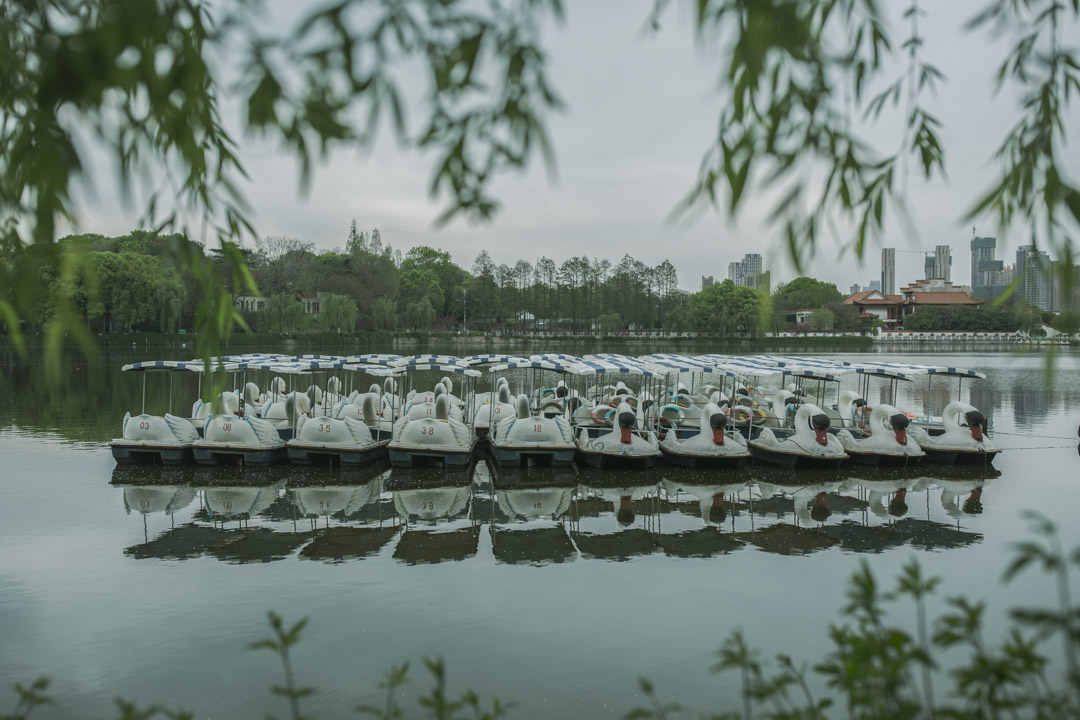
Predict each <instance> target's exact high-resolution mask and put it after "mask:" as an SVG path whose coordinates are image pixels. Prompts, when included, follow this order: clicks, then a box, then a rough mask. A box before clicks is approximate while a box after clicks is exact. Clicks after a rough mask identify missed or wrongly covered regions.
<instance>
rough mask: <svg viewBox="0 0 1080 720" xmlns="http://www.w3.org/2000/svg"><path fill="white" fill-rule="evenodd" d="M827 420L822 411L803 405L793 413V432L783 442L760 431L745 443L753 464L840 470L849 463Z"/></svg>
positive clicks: (815, 406) (765, 430) (775, 435)
mask: <svg viewBox="0 0 1080 720" xmlns="http://www.w3.org/2000/svg"><path fill="white" fill-rule="evenodd" d="M829 425H830V422H829V416H828V415H826V414H825V413H824V412H823V411H822V410H821V408H819V407H818V406H817V405H813V404H811V403H804V404H803V405H801V406H800V407H799V410H798V412H796V413H795V422H794V429H793V430H792V432H791V434H790V435H788V436H787V437H785V438H779V437H777V434H776V433H774V432H773V431H772V429H771V428H762V430H761V432H760V433H759V434H758V436H757V438H755V439H753V440H750V441H748V444H749V446H750V452H751V454H752V455H753V456H754V459H755V460H760V461H761V462H764V463H769V464H772V465H781V466H783V467H800V468H803V467H817V468H823V467H825V468H829V467H839V466H840V463H841V462H843V461H844V460H847V459H848V454H847V453H846V452H844V446H843V445H841V444H840V441H839V440H838V439H837V438H836V436H835V435H833V434H831V433H830V432H829Z"/></svg>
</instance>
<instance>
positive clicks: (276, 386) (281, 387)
mask: <svg viewBox="0 0 1080 720" xmlns="http://www.w3.org/2000/svg"><path fill="white" fill-rule="evenodd" d="M270 387H271V388H273V390H274V392H275V393H277V394H278V395H284V394H285V380H283V379H282V378H280V377H276V378H274V379H273V380H271V381H270Z"/></svg>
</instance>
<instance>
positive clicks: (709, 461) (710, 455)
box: [660, 403, 750, 467]
mask: <svg viewBox="0 0 1080 720" xmlns="http://www.w3.org/2000/svg"><path fill="white" fill-rule="evenodd" d="M662 435H663V437H662V439H661V440H660V450H661V451H662V452H663V453H664V460H665V461H667V462H670V463H673V464H675V465H686V466H689V467H706V466H707V467H738V466H739V465H742V464H743V463H744V462H746V460H748V459H749V458H750V450H749V449H748V448H747V446H746V440H745V438H743V436H742V435H741V434H740V433H737V432H734V431H732V430H730V429H729V427H728V418H727V415H725V414H724V411H723V410H721V409H720V407H719V406H718V405H716V404H715V403H709V404H707V405H706V406H705V407H704V408H702V410H701V413H700V414H699V415H698V429H697V432H693V430H692V429H691V428H687V427H682V426H675V427H672V428H671V429H669V430H667V432H662Z"/></svg>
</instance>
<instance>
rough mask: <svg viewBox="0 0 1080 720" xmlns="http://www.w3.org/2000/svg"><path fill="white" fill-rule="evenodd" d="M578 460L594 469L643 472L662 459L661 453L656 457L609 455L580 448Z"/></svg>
mask: <svg viewBox="0 0 1080 720" xmlns="http://www.w3.org/2000/svg"><path fill="white" fill-rule="evenodd" d="M577 458H578V459H579V460H580V461H581V462H583V463H585V464H586V465H588V466H589V467H594V468H605V469H606V468H623V469H628V470H642V469H645V468H651V467H652V466H654V465H656V461H657V460H659V459H660V453H657V454H655V455H628V454H622V453H620V454H608V453H601V452H589V451H586V450H582V449H580V448H578V450H577Z"/></svg>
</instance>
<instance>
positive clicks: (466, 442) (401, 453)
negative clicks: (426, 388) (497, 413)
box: [387, 363, 480, 468]
mask: <svg viewBox="0 0 1080 720" xmlns="http://www.w3.org/2000/svg"><path fill="white" fill-rule="evenodd" d="M401 367H402V369H403V370H404V371H405V372H406V375H405V383H406V384H411V383H412V381H413V379H414V377H415V374H416V373H421V372H429V371H430V372H443V373H453V374H456V375H459V376H461V377H462V379H464V380H465V384H466V386H467V388H466V389H467V390H470V392H466V396H467V397H469V396H471V394H472V393H471V385H472V383H473V381H474V380H475V378H477V377H480V373H479V371H477V370H473V369H471V368H468V367H466V366H464V365H448V364H439V363H419V364H405V365H402V366H401ZM439 384H440V385H441V384H442V383H441V382H440V383H439ZM443 387H444V388H445V386H443ZM406 397H408V393H406ZM452 400H453V398H452V396H451V395H450V394H449V393H439V394H438V397H435V398H434V403H432V407H431V408H427V407H424V408H423V409H424V412H423V413H422V414H416V415H412V414H411V413H410V412H409V411H408V410H406V412H405V414H404V416H403V417H402V418H401V419H400V420H398V421H397V422H395V423H394V432H393V439H392V440H391V441H390V444H389V445H388V446H387V447H388V450H389V454H390V462H391V463H392V464H393V465H394V466H395V467H413V466H414V465H416V464H421V463H425V462H431V461H437V462H441V463H442V464H443V465H444V466H448V467H460V468H464V467H465V466H467V465H468V464H469V462H470V461H471V460H472V457H473V451H474V450H475V448H476V435H475V434H474V433H473V430H472V427H471V426H470V425H469V424H468V423H467V422H465V421H463V420H459V419H457V417H455V415H454V413H453V411H452ZM428 409H430V410H431V412H430V414H429V413H428V412H427V410H428ZM458 412H459V413H460V408H458ZM458 417H460V415H459V416H458Z"/></svg>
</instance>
